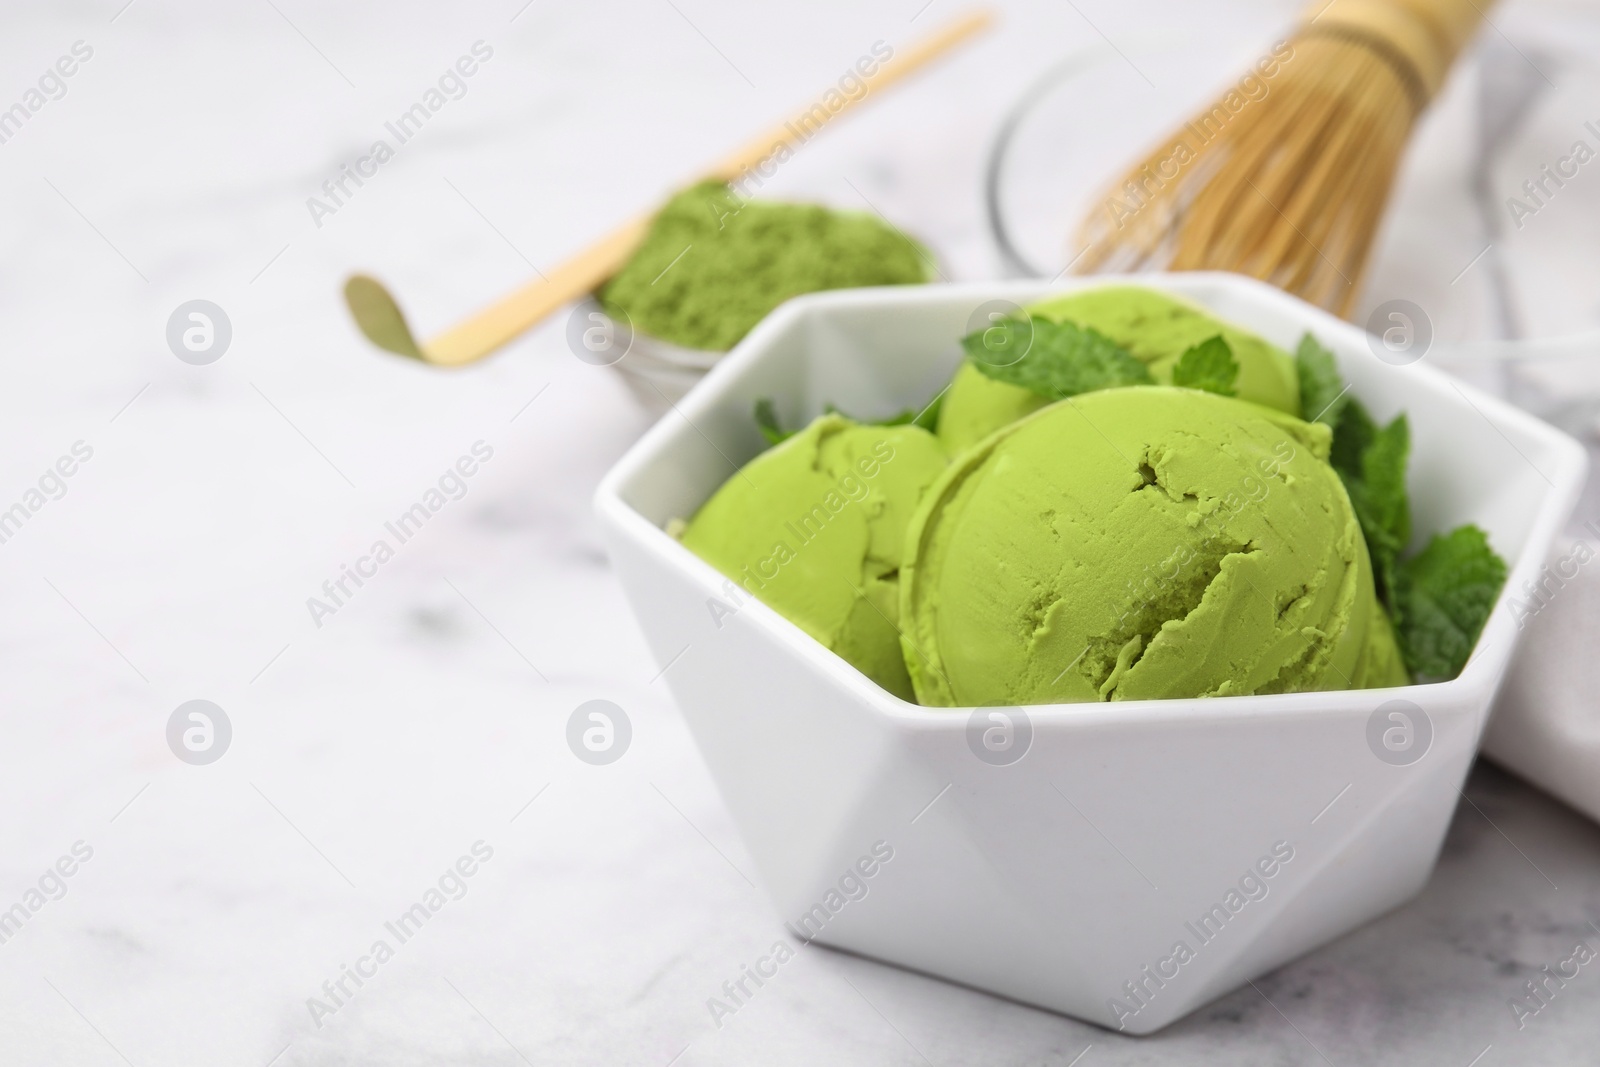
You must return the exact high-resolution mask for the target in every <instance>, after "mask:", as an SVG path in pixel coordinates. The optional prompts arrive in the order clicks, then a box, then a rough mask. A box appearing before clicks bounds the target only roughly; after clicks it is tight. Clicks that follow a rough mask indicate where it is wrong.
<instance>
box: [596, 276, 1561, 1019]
mask: <svg viewBox="0 0 1600 1067" xmlns="http://www.w3.org/2000/svg"><path fill="white" fill-rule="evenodd" d="M1106 280H1109V279H1097V280H1080V281H1075V282H1062V283H1057V284H1045V283H1042V282H1011V283H995V284H980V285H933V286H906V287H900V288H890V289H865V290H850V291H841V292H831V293H820V294H814V295H811V296H806V297H802V298H800V299H797V300H794V301H791V302H790V303H787V304H785V305H784V306H782V307H781V308H779V309H778V310H776V311H775V312H774V313H773V314H772V315H771V316H770V317H768V318H767V319H766V320H764V321H763V322H762V323H761V324H760V325H759V326H758V327H757V328H756V329H755V330H754V331H753V332H752V333H751V334H750V335H749V336H748V337H746V338H745V340H744V341H743V342H741V343H740V344H739V345H738V346H737V347H736V348H735V349H734V350H733V351H732V352H731V353H730V354H729V355H728V356H727V357H726V358H724V359H723V360H721V361H720V362H719V363H718V365H717V366H716V367H715V368H713V369H712V370H711V372H710V374H709V375H708V376H707V377H706V379H705V380H704V382H702V383H701V384H700V385H699V386H698V387H696V388H695V389H694V390H693V391H692V392H691V393H690V394H689V395H688V396H687V397H686V398H685V399H684V400H683V401H682V402H681V403H679V404H678V405H677V409H676V410H675V411H674V412H672V413H669V414H668V415H666V416H665V417H664V418H663V419H662V421H661V422H660V423H659V424H657V425H656V426H655V427H654V428H652V429H651V430H650V432H649V433H647V434H646V435H645V436H644V438H642V439H641V440H640V441H639V442H638V444H637V445H636V446H635V447H634V448H633V449H632V450H631V451H630V452H629V453H628V454H627V455H626V456H625V457H624V458H623V459H622V460H621V462H619V463H618V464H617V466H616V467H615V468H614V469H613V470H612V471H611V472H610V473H609V474H608V475H607V477H606V478H605V479H604V481H603V483H602V484H601V486H600V488H599V490H598V493H597V498H596V507H597V511H598V515H599V518H600V520H601V523H602V526H603V528H604V532H605V536H606V538H607V541H608V545H609V548H610V551H611V555H612V558H613V560H614V562H615V564H616V568H617V572H618V575H619V577H620V578H621V580H622V583H623V587H624V589H625V590H626V593H627V596H628V599H629V600H630V602H631V604H632V606H633V609H634V611H635V613H636V615H637V617H638V620H639V623H640V625H641V627H642V628H643V630H644V633H645V635H646V637H647V639H648V641H649V643H650V646H651V648H652V650H653V652H654V654H655V656H656V657H657V659H658V661H659V662H660V663H661V664H663V665H665V666H666V674H665V678H666V681H667V684H668V685H669V686H670V687H671V689H672V692H673V694H674V696H675V697H676V699H677V702H678V704H679V706H680V708H681V709H682V713H683V716H684V718H685V720H686V721H687V722H688V725H689V727H690V729H691V731H692V732H693V734H694V737H695V739H696V742H697V744H698V746H699V748H700V750H701V752H702V754H703V755H704V758H705V760H706V763H707V765H708V766H709V768H710V770H711V773H712V775H713V777H714V778H715V780H716V782H717V785H718V787H719V789H720V790H721V793H722V796H723V798H724V799H725V801H726V803H727V805H728V808H729V810H730V811H731V812H732V815H733V818H734V820H735V823H736V824H737V826H738V828H739V831H740V833H741V835H742V837H743V840H744V843H745V846H746V847H747V849H748V851H749V854H750V856H751V858H752V861H753V862H754V864H755V866H756V868H757V870H758V871H759V875H760V878H761V880H762V881H763V882H764V883H765V885H766V887H767V889H768V890H769V891H770V893H771V896H772V898H773V901H774V903H775V905H776V908H777V911H778V913H779V915H780V916H781V918H782V919H783V920H784V921H785V922H786V923H787V924H788V925H789V928H790V930H791V931H792V932H793V933H794V934H795V935H797V936H799V937H804V938H807V939H813V940H815V941H817V942H818V943H821V944H827V945H833V946H837V947H839V948H842V949H847V950H849V951H851V952H855V953H859V954H862V955H865V956H870V957H874V958H876V959H879V960H883V961H887V962H889V963H893V964H898V965H900V966H903V967H907V968H911V969H914V970H917V971H921V972H924V973H927V974H932V975H938V976H941V977H944V978H947V979H950V980H952V981H955V982H959V983H962V984H965V985H968V986H973V987H977V988H979V989H983V990H988V991H991V992H994V993H997V994H999V995H1001V996H1005V997H1010V998H1013V999H1015V1000H1019V1001H1024V1002H1027V1003H1029V1004H1035V1005H1039V1006H1042V1007H1045V1008H1049V1009H1053V1010H1056V1011H1059V1012H1064V1013H1066V1014H1068V1015H1072V1016H1076V1017H1078V1018H1081V1019H1085V1020H1088V1021H1090V1022H1094V1023H1098V1024H1101V1025H1104V1026H1107V1027H1111V1028H1115V1029H1122V1030H1125V1031H1127V1032H1130V1033H1149V1032H1151V1031H1153V1030H1156V1029H1158V1028H1160V1027H1162V1026H1164V1025H1166V1024H1167V1023H1170V1022H1172V1021H1173V1020H1174V1019H1177V1018H1179V1017H1181V1016H1183V1015H1185V1014H1187V1013H1188V1012H1190V1011H1192V1010H1194V1009H1195V1008H1197V1007H1199V1006H1200V1005H1202V1004H1204V1003H1206V1002H1207V1001H1209V1000H1211V999H1213V998H1215V997H1217V996H1219V995H1221V994H1223V993H1226V992H1229V991H1230V990H1232V989H1234V988H1235V987H1237V986H1239V985H1241V984H1242V983H1244V982H1245V981H1246V980H1248V979H1251V978H1253V977H1255V976H1257V975H1259V974H1262V973H1263V972H1266V971H1269V970H1271V969H1273V968H1275V967H1277V966H1279V965H1280V964H1282V963H1284V962H1286V961H1288V960H1290V959H1293V958H1294V957H1296V956H1299V955H1301V954H1302V953H1305V952H1307V951H1308V950H1310V949H1312V948H1315V947H1316V946H1318V945H1320V944H1323V943H1324V942H1326V941H1329V940H1330V939H1332V938H1335V937H1338V936H1339V935H1341V934H1343V933H1345V932H1347V931H1349V930H1351V929H1353V928H1354V927H1356V926H1359V925H1360V924H1362V923H1365V922H1367V921H1369V920H1371V919H1373V918H1374V917H1376V916H1378V915H1381V914H1383V913H1384V912H1386V911H1388V910H1390V909H1392V908H1394V907H1396V906H1398V905H1400V904H1401V903H1403V902H1405V901H1406V900H1407V899H1409V898H1410V897H1412V896H1413V895H1414V894H1416V893H1417V892H1418V891H1419V890H1420V889H1421V888H1422V886H1423V884H1424V883H1425V882H1426V881H1427V878H1428V875H1429V872H1430V871H1431V869H1432V868H1433V865H1434V861H1435V859H1436V857H1437V855H1438V852H1439V847H1440V844H1441V842H1442V840H1443V838H1444V834H1445V830H1446V828H1447V826H1448V824H1449V822H1450V818H1451V814H1452V812H1453V811H1454V810H1455V807H1456V802H1457V800H1458V799H1459V796H1460V794H1459V788H1460V786H1461V784H1462V781H1463V779H1464V777H1465V775H1466V773H1467V770H1468V768H1469V766H1470V764H1471V762H1472V759H1473V755H1474V752H1475V751H1476V749H1477V745H1478V740H1479V737H1480V735H1481V734H1482V732H1483V729H1484V724H1485V718H1486V716H1487V714H1488V711H1489V707H1490V702H1491V699H1492V698H1493V696H1494V693H1495V690H1496V687H1497V686H1498V685H1499V683H1500V681H1501V678H1502V676H1503V675H1504V674H1505V672H1506V668H1507V664H1508V663H1509V662H1510V659H1511V655H1512V652H1513V650H1514V649H1515V647H1516V644H1517V640H1518V637H1519V632H1518V628H1517V625H1516V622H1515V621H1514V619H1513V618H1512V616H1511V614H1510V612H1509V611H1508V610H1507V608H1506V603H1505V597H1504V596H1502V598H1501V602H1500V604H1498V605H1497V606H1496V609H1495V611H1494V613H1493V615H1492V616H1491V618H1490V619H1489V622H1488V624H1487V625H1486V627H1485V628H1484V632H1483V635H1482V638H1481V639H1480V641H1479V644H1478V647H1477V649H1476V651H1475V653H1474V655H1473V657H1472V659H1471V660H1470V662H1468V664H1467V666H1466V668H1465V669H1464V670H1463V671H1462V673H1461V675H1460V677H1458V678H1456V679H1455V680H1454V681H1450V682H1446V683H1442V684H1434V685H1418V686H1407V687H1403V688H1398V689H1389V690H1368V691H1359V692H1331V693H1300V694H1290V695H1281V696H1250V697H1232V698H1223V699H1210V700H1162V701H1131V702H1127V703H1114V704H1067V705H1051V706H1032V707H1028V708H1025V709H1017V708H1008V709H983V708H977V709H971V708H923V707H918V706H916V705H914V704H909V703H906V702H904V701H902V700H899V699H897V698H896V697H894V696H891V695H890V694H888V693H886V692H884V691H883V690H881V689H879V688H878V687H877V686H876V685H874V684H873V683H872V682H871V681H869V680H868V679H867V678H866V677H864V676H863V675H861V674H860V673H859V672H857V671H856V670H855V669H854V668H852V667H851V666H850V665H849V664H847V663H845V662H844V661H843V660H841V659H839V658H837V657H836V656H834V655H833V654H832V653H830V652H828V651H827V650H825V649H824V648H822V647H821V646H820V645H818V644H817V643H816V642H814V641H813V640H812V639H811V638H809V637H808V636H806V635H805V634H804V633H803V632H801V631H800V630H799V629H798V628H797V627H795V626H794V625H792V624H791V623H789V622H787V621H786V620H784V619H783V618H781V617H780V616H778V615H777V614H776V613H775V612H773V611H771V610H770V609H768V608H767V607H766V606H764V605H763V604H761V603H759V602H757V601H754V600H751V599H748V598H742V597H740V596H738V595H737V594H736V592H735V589H734V587H733V586H732V583H730V582H729V581H728V580H727V579H725V578H724V577H723V576H722V575H721V574H719V573H718V572H717V571H715V570H714V569H712V568H711V567H710V566H709V565H708V564H706V563H704V562H703V561H701V560H700V559H699V558H697V557H696V556H694V555H693V554H692V553H690V552H689V551H688V550H687V549H685V548H684V547H683V546H682V545H681V544H679V543H678V542H677V541H676V540H674V539H673V538H672V537H670V536H668V535H667V533H665V532H664V529H663V528H664V526H665V525H666V524H667V523H668V521H669V520H671V519H673V518H676V517H687V516H690V515H692V514H693V513H694V512H695V510H696V509H697V508H698V507H699V506H700V505H701V504H702V503H703V502H704V501H705V500H706V499H707V497H709V496H710V495H711V493H712V492H713V491H714V490H715V489H716V488H717V487H718V486H719V485H720V484H721V483H722V482H723V481H724V480H725V479H727V478H728V477H729V476H730V475H731V474H732V473H733V471H734V469H735V467H736V465H740V464H743V463H744V462H746V461H747V460H749V459H750V458H751V457H752V456H754V455H755V454H756V453H757V452H759V451H760V450H761V449H762V447H763V441H762V439H761V435H760V433H759V432H758V431H757V429H756V425H755V423H754V422H753V421H752V419H751V407H752V405H753V404H754V402H755V401H756V399H758V398H760V397H772V398H774V399H775V400H776V401H777V404H778V409H779V412H780V414H781V416H782V417H783V418H784V420H785V421H786V423H787V424H789V425H797V424H800V423H801V422H803V421H804V420H805V419H806V418H807V417H809V416H811V415H814V414H816V413H817V412H819V411H820V410H821V409H822V406H823V404H824V403H825V402H830V401H831V402H833V403H836V404H838V405H839V406H840V407H841V408H843V409H845V410H847V411H851V412H857V413H860V414H862V415H863V416H870V415H872V414H875V413H884V414H888V413H891V412H895V411H899V410H901V409H903V408H906V407H913V406H920V405H922V404H923V403H925V402H926V401H927V400H928V399H929V398H930V397H931V396H932V395H933V394H934V393H936V392H937V391H938V389H939V388H940V387H941V386H942V385H943V383H944V382H945V381H946V380H947V379H948V378H949V376H950V374H951V373H952V371H953V370H954V369H955V367H956V365H957V362H958V361H959V359H960V355H961V354H960V350H959V347H958V346H957V343H956V342H957V339H958V338H960V337H961V336H962V335H964V334H965V333H967V332H968V330H969V323H970V322H971V321H972V320H973V316H974V313H975V312H976V311H977V310H978V309H979V308H980V306H982V305H984V304H986V303H988V302H990V301H995V300H1002V301H1008V302H1011V303H1014V304H1018V305H1026V304H1028V303H1030V302H1032V301H1035V300H1038V299H1041V298H1044V297H1047V296H1052V295H1055V294H1058V293H1062V292H1066V291H1069V290H1071V289H1075V288H1079V287H1081V286H1082V285H1086V284H1101V283H1102V282H1104V281H1106ZM1137 281H1138V282H1139V283H1140V284H1145V285H1152V286H1155V287H1158V288H1162V289H1165V290H1168V291H1171V292H1174V293H1177V294H1180V295H1182V296H1185V297H1188V298H1189V299H1191V300H1195V301H1197V302H1199V303H1201V304H1203V305H1205V306H1207V307H1209V308H1210V309H1212V310H1213V311H1214V312H1215V313H1216V314H1217V315H1219V316H1221V317H1223V318H1225V319H1228V320H1231V321H1233V322H1236V323H1239V324H1241V325H1243V326H1245V327H1248V328H1250V329H1253V330H1255V331H1257V332H1259V333H1260V334H1262V335H1263V336H1265V337H1267V338H1269V339H1270V340H1272V341H1273V342H1275V343H1277V344H1279V345H1282V346H1284V347H1287V348H1291V349H1292V348H1293V346H1294V345H1295V344H1296V343H1297V342H1298V340H1299V338H1300V336H1301V334H1302V333H1304V332H1305V331H1307V330H1310V331H1312V332H1313V333H1315V334H1316V336H1317V337H1318V338H1319V339H1320V340H1321V341H1322V342H1323V343H1324V344H1325V345H1327V346H1328V347H1330V348H1331V349H1333V351H1334V352H1335V353H1336V355H1337V356H1338V359H1339V362H1340V365H1341V369H1342V371H1343V373H1344V376H1345V378H1346V379H1347V380H1348V381H1349V382H1350V383H1351V384H1352V388H1353V391H1354V393H1355V395H1356V396H1358V397H1360V398H1361V400H1362V401H1363V402H1364V403H1365V404H1366V405H1367V406H1368V407H1369V408H1370V409H1371V410H1372V412H1373V414H1374V415H1375V416H1377V417H1379V418H1380V419H1387V418H1389V417H1391V416H1393V415H1394V414H1395V413H1397V412H1400V411H1404V412H1406V413H1407V414H1408V415H1409V417H1410V421H1411V428H1412V441H1413V446H1412V447H1413V452H1412V460H1411V468H1410V484H1411V494H1412V504H1413V510H1414V525H1415V528H1416V529H1417V530H1418V531H1420V533H1419V537H1420V536H1423V535H1425V534H1427V533H1430V532H1433V531H1442V530H1446V529H1449V528H1451V527H1454V526H1455V525H1457V524H1459V523H1463V522H1475V523H1477V524H1479V525H1480V526H1482V527H1483V528H1484V529H1486V530H1487V531H1488V533H1489V536H1490V539H1491V541H1492V543H1493V544H1494V546H1495V547H1496V548H1497V550H1498V551H1499V552H1500V553H1501V554H1502V555H1503V556H1504V557H1505V558H1506V560H1507V561H1508V563H1509V564H1510V567H1511V575H1510V580H1509V582H1508V583H1507V588H1508V589H1515V588H1519V587H1520V583H1521V582H1522V581H1523V580H1525V579H1529V578H1532V577H1533V576H1534V575H1535V573H1536V571H1537V570H1538V568H1539V567H1540V565H1542V564H1543V563H1544V561H1545V558H1546V555H1547V553H1548V551H1549V549H1550V546H1551V543H1552V540H1553V539H1554V537H1555V536H1556V534H1557V532H1558V531H1559V530H1560V529H1561V526H1562V524H1563V523H1564V521H1565V520H1566V518H1567V515H1568V513H1569V512H1570V510H1571V508H1572V506H1573V503H1574V501H1575V499H1576V494H1577V492H1578V490H1579V487H1580V484H1581V481H1582V478H1583V475H1584V467H1585V462H1586V460H1585V457H1584V454H1583V451H1582V449H1581V448H1580V447H1579V446H1578V445H1577V444H1576V443H1575V442H1573V441H1572V440H1571V439H1570V438H1568V437H1566V436H1564V435H1562V434H1561V433H1559V432H1558V431H1556V430H1554V429H1552V428H1550V427H1548V426H1546V425H1545V424H1543V423H1541V422H1538V421H1537V420H1535V419H1533V418H1532V417H1530V416H1528V415H1526V414H1524V413H1522V412H1520V411H1518V410H1516V409H1514V408H1512V407H1510V406H1508V405H1506V404H1504V403H1502V402H1500V401H1498V400H1496V399H1494V398H1493V397H1490V396H1488V395H1485V394H1483V393H1480V392H1478V391H1475V390H1473V389H1471V388H1469V387H1467V386H1464V385H1461V384H1459V383H1457V382H1456V381H1455V380H1454V379H1452V378H1449V377H1447V376H1445V375H1443V374H1441V373H1439V372H1437V371H1435V370H1433V369H1432V368H1430V367H1428V366H1427V365H1426V362H1425V361H1423V362H1417V363H1412V364H1410V365H1405V366H1397V365H1394V364H1393V363H1391V362H1386V361H1384V360H1381V359H1379V358H1377V356H1376V355H1375V353H1374V351H1373V349H1372V348H1371V347H1369V344H1368V339H1367V336H1366V335H1365V334H1364V333H1362V332H1361V331H1359V330H1357V329H1356V328H1355V327H1353V326H1351V325H1349V324H1348V323H1345V322H1342V321H1340V320H1338V319H1336V318H1333V317H1332V316H1330V315H1327V314H1325V313H1323V312H1321V311H1319V310H1317V309H1315V308H1313V307H1311V306H1309V305H1307V304H1305V303H1303V302H1301V301H1299V300H1296V299H1294V298H1293V297H1290V296H1286V295H1285V294H1283V293H1281V292H1279V291H1278V290H1275V289H1272V288H1270V287H1268V286H1266V285H1263V284H1260V283H1258V282H1254V281H1251V280H1248V279H1244V278H1239V277H1234V276H1231V275H1220V274H1183V275H1145V276H1141V277H1140V278H1139V279H1137Z"/></svg>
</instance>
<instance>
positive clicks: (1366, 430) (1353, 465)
mask: <svg viewBox="0 0 1600 1067" xmlns="http://www.w3.org/2000/svg"><path fill="white" fill-rule="evenodd" d="M1339 406H1340V408H1341V410H1340V412H1339V418H1338V419H1337V421H1335V422H1333V423H1331V424H1330V425H1331V426H1332V427H1333V447H1332V448H1330V449H1329V450H1328V463H1329V464H1330V465H1331V466H1332V467H1333V469H1334V470H1336V471H1338V472H1339V476H1340V477H1341V478H1343V479H1344V482H1345V484H1346V485H1349V484H1350V479H1351V478H1360V477H1361V456H1362V454H1363V453H1365V452H1366V450H1367V446H1368V445H1370V444H1371V443H1372V439H1373V437H1375V436H1376V435H1377V433H1378V424H1377V423H1375V422H1373V421H1372V416H1371V415H1369V414H1367V409H1366V408H1365V407H1364V406H1363V405H1362V403H1361V401H1359V400H1357V399H1355V398H1354V397H1350V398H1349V399H1348V400H1347V401H1346V402H1345V403H1343V404H1341V405H1339Z"/></svg>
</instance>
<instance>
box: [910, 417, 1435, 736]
mask: <svg viewBox="0 0 1600 1067" xmlns="http://www.w3.org/2000/svg"><path fill="white" fill-rule="evenodd" d="M1329 437H1330V434H1329V431H1328V429H1327V427H1325V426H1321V425H1316V424H1308V423H1304V422H1301V421H1300V420H1299V419H1297V418H1294V417H1292V416H1289V415H1286V414H1283V413H1282V412H1278V411H1274V410H1272V409H1270V408H1266V407H1262V406H1259V405H1256V404H1251V403H1247V402H1244V401H1241V400H1235V399H1231V398H1228V397H1222V396H1218V395H1215V394H1212V393H1202V392H1197V391H1193V390H1188V389H1177V388H1172V387H1168V386H1138V387H1132V388H1122V389H1108V390H1103V391H1100V392H1092V393H1085V394H1083V395H1080V396H1077V397H1074V398H1070V399H1067V400H1064V401H1061V402H1059V403H1057V404H1054V405H1052V406H1050V407H1048V408H1046V409H1044V410H1041V411H1039V412H1036V413H1035V414H1033V415H1031V416H1029V417H1027V418H1025V419H1023V420H1022V421H1020V422H1016V423H1013V424H1012V425H1011V426H1010V427H1009V428H1007V429H1006V430H1004V431H1003V432H1000V433H997V434H995V435H993V436H992V437H990V438H989V439H988V440H986V441H985V442H983V443H982V444H981V445H979V446H978V447H975V448H973V449H971V450H969V451H968V452H966V453H964V454H963V455H961V456H959V457H958V458H957V459H956V460H955V461H954V462H953V463H952V464H951V465H950V466H949V467H948V468H946V470H945V472H944V473H943V474H942V475H941V476H940V478H939V479H938V481H937V482H935V484H934V485H933V487H932V488H931V489H930V490H929V491H928V495H927V496H926V497H925V498H924V500H923V503H922V506H921V507H920V508H919V509H918V511H917V514H916V516H915V517H914V518H913V520H912V523H911V527H910V529H909V530H908V531H907V535H906V537H907V544H906V559H905V562H904V566H903V567H902V569H901V572H900V574H901V618H902V628H903V630H904V633H905V638H904V644H905V656H906V662H907V664H908V666H909V668H910V673H911V678H912V682H913V684H914V687H915V690H916V693H917V697H918V699H919V701H920V702H921V703H924V704H930V705H941V706H965V705H1006V704H1040V703H1064V702H1073V701H1091V700H1135V699H1149V698H1162V697H1178V698H1182V697H1199V696H1227V695H1244V694H1250V693H1280V692H1297V691H1304V690H1318V689H1347V688H1363V687H1370V686H1379V685H1403V684H1405V678H1404V672H1403V670H1400V669H1399V667H1398V664H1399V655H1398V651H1397V650H1396V649H1395V647H1394V639H1393V636H1392V634H1391V633H1390V632H1389V629H1388V626H1387V623H1386V622H1385V621H1384V620H1383V617H1382V613H1381V611H1380V609H1379V608H1378V605H1377V600H1376V597H1375V596H1374V592H1373V583H1372V568H1371V564H1370V562H1369V560H1368V557H1367V549H1366V543H1365V541H1364V540H1363V539H1362V535H1361V529H1360V526H1359V524H1358V523H1357V520H1356V517H1355V514H1354V512H1353V511H1352V509H1351V506H1350V501H1349V498H1348V497H1347V496H1346V494H1345V490H1344V487H1343V485H1342V484H1341V483H1340V481H1339V477H1338V475H1337V474H1335V473H1334V471H1333V469H1332V468H1331V467H1329V466H1328V464H1327V462H1326V457H1327V453H1328V447H1329Z"/></svg>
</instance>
